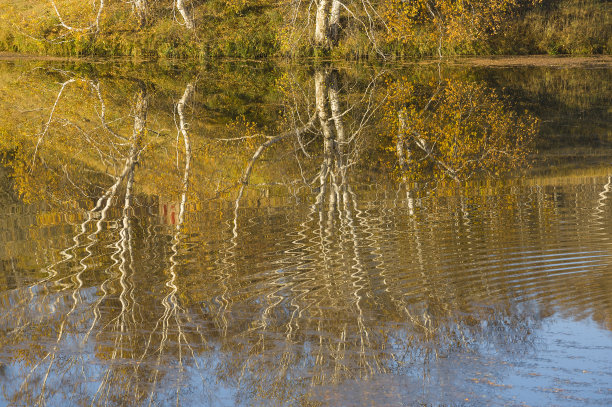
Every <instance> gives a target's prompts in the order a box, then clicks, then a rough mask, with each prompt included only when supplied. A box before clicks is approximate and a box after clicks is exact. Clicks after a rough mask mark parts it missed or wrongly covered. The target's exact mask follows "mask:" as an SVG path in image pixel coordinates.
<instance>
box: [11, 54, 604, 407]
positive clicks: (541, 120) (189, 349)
mask: <svg viewBox="0 0 612 407" xmlns="http://www.w3.org/2000/svg"><path fill="white" fill-rule="evenodd" d="M0 76H1V77H2V80H0V95H1V102H0V103H1V104H0V109H1V111H2V119H0V134H1V135H2V141H1V142H0V152H1V153H2V157H3V167H2V169H1V171H0V185H1V187H2V190H1V191H0V201H1V203H2V206H1V209H0V383H1V387H2V394H1V396H0V404H3V405H4V404H7V405H37V404H40V405H43V404H47V405H58V406H59V405H81V404H83V405H128V404H129V405H133V404H142V405H194V406H195V405H211V406H222V405H227V406H232V405H245V406H246V405H299V406H302V405H303V406H317V405H321V406H369V405H371V406H404V405H465V406H470V405H476V406H479V405H494V406H495V405H500V406H501V405H511V406H512V405H534V406H544V405H562V406H575V405H593V406H597V405H601V406H606V405H610V404H612V332H611V330H612V294H611V293H612V149H611V147H612V139H611V133H610V105H609V95H610V87H611V82H610V77H611V76H610V68H609V66H608V64H602V63H600V62H597V61H591V62H590V63H585V64H582V65H580V66H563V65H560V66H559V64H556V66H554V67H546V66H537V67H534V66H523V67H516V66H515V67H512V68H503V67H495V68H493V67H490V68H487V67H482V66H480V67H477V66H471V65H469V64H461V65H457V64H455V65H453V64H449V65H443V66H437V65H436V64H433V65H428V64H424V65H423V64H420V65H414V66H412V65H409V66H404V67H393V68H385V69H383V68H380V67H378V68H374V67H367V66H357V67H347V66H333V65H326V66H319V67H314V66H313V67H294V66H268V65H265V66H264V65H262V64H246V63H227V64H219V65H216V66H209V67H197V68H190V67H184V66H161V65H152V64H149V65H143V66H131V65H128V64H120V63H117V64H108V63H107V64H92V63H75V62H38V61H4V62H1V63H0Z"/></svg>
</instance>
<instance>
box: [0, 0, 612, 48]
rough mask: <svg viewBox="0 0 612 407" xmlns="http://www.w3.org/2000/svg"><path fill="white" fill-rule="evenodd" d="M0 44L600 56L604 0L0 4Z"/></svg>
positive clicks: (60, 0)
mask: <svg viewBox="0 0 612 407" xmlns="http://www.w3.org/2000/svg"><path fill="white" fill-rule="evenodd" d="M2 3H4V4H1V5H0V51H5V52H7V51H8V52H20V53H34V54H44V55H61V56H85V55H90V56H91V55H95V56H105V57H108V56H136V57H159V58H193V59H204V58H208V57H221V56H225V57H243V58H245V57H246V58H262V57H270V56H284V57H311V56H331V57H338V58H351V59H356V58H381V57H384V58H406V57H422V56H432V55H466V54H472V55H473V54H544V53H548V54H607V53H609V49H610V32H611V31H612V29H611V26H610V24H609V18H608V16H609V2H607V1H606V0H486V1H474V0H413V1H410V2H407V1H402V0H376V1H368V0H347V1H340V0H318V1H313V2H289V1H271V0H208V1H202V0H190V1H185V0H174V1H162V0H136V1H132V2H113V1H107V0H95V1H93V2H83V1H77V0H53V1H42V0H35V1H29V0H11V1H8V0H2Z"/></svg>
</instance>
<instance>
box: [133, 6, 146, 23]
mask: <svg viewBox="0 0 612 407" xmlns="http://www.w3.org/2000/svg"><path fill="white" fill-rule="evenodd" d="M134 9H135V11H136V17H138V27H139V28H142V27H144V26H145V25H146V24H147V0H134Z"/></svg>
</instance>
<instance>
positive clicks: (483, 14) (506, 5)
mask: <svg viewBox="0 0 612 407" xmlns="http://www.w3.org/2000/svg"><path fill="white" fill-rule="evenodd" d="M539 1H540V0H484V1H482V0H480V1H479V0H414V1H404V0H384V3H383V7H382V12H381V14H382V15H383V16H384V18H385V21H386V23H387V26H388V28H389V31H388V39H389V40H391V41H399V42H401V43H404V44H410V43H414V41H415V40H416V39H417V38H423V37H425V38H427V39H429V41H431V42H435V43H436V44H437V45H436V46H437V53H438V56H440V57H441V56H442V49H443V48H444V46H445V44H457V43H465V42H470V41H473V40H476V39H479V38H481V37H483V36H484V35H486V34H492V33H495V32H496V31H497V30H498V29H499V28H500V26H501V23H502V22H503V21H504V20H505V19H507V18H509V17H512V16H513V13H514V12H515V11H516V10H517V9H518V7H519V6H520V5H522V4H523V3H536V2H539Z"/></svg>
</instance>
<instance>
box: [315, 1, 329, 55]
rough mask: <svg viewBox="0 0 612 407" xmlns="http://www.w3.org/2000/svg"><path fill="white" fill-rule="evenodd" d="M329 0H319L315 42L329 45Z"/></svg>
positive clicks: (319, 44)
mask: <svg viewBox="0 0 612 407" xmlns="http://www.w3.org/2000/svg"><path fill="white" fill-rule="evenodd" d="M328 15H329V0H319V3H318V4H317V16H316V19H315V43H316V45H318V46H325V45H327V33H328V22H329V20H328Z"/></svg>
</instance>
